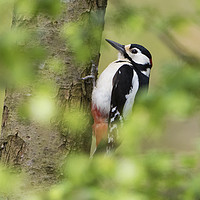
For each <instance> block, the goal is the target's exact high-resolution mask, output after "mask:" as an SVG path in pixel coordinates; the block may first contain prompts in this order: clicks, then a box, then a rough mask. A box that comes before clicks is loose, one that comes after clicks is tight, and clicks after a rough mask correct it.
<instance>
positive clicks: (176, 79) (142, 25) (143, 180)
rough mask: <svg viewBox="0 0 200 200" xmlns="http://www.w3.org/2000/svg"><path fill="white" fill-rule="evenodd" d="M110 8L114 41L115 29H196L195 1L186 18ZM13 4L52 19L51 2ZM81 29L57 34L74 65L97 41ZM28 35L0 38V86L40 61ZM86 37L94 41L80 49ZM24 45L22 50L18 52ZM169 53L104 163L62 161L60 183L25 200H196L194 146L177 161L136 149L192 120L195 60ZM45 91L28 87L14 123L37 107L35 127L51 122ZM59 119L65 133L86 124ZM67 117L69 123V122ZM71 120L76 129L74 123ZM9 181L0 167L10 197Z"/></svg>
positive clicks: (197, 81) (144, 7)
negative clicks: (170, 126)
mask: <svg viewBox="0 0 200 200" xmlns="http://www.w3.org/2000/svg"><path fill="white" fill-rule="evenodd" d="M56 2H57V1H56ZM116 2H117V3H116ZM116 2H114V1H112V2H111V5H110V6H111V7H112V10H111V11H110V15H108V17H107V20H108V23H109V25H110V27H109V29H113V30H114V31H115V33H116V35H117V37H118V34H121V33H123V34H124V32H123V30H119V26H120V25H123V26H122V27H125V26H128V27H129V28H131V29H126V30H129V31H130V32H131V34H132V32H136V35H139V34H142V33H143V32H144V31H149V32H152V33H153V34H154V35H156V37H158V38H159V37H160V34H166V33H168V32H170V31H172V30H173V31H175V32H176V33H177V31H178V32H179V31H181V29H182V28H183V27H184V26H185V27H186V26H190V25H191V24H193V23H196V24H198V23H199V17H200V13H199V10H200V7H199V1H196V3H197V4H196V5H197V6H196V7H195V9H194V11H193V12H191V13H190V12H186V13H187V15H186V14H185V13H176V14H174V13H170V12H169V13H168V12H166V13H165V14H162V12H161V11H160V10H161V8H160V7H159V4H158V5H157V4H156V5H155V4H150V5H148V4H145V3H140V4H138V6H135V5H133V6H132V4H131V1H128V2H127V1H119V0H118V1H116ZM150 2H151V1H150ZM16 5H17V6H16V9H18V10H19V11H20V12H23V13H24V12H25V13H26V11H28V12H27V15H28V16H29V17H30V16H35V15H37V14H38V13H41V12H42V13H43V14H44V13H45V14H52V15H53V16H54V15H55V14H57V13H58V11H59V10H60V9H59V4H58V3H55V2H53V1H46V2H44V1H34V2H33V1H32V2H30V1H23V0H20V1H17V4H16ZM166 5H167V3H166ZM169 7H170V6H169ZM186 17H187V19H186ZM95 19H96V18H95ZM188 21H189V23H188ZM92 23H94V21H93V22H92ZM95 23H96V22H95ZM198 26H199V24H198ZM178 27H179V28H178ZM180 27H181V29H180ZM88 29H89V28H88V27H87V26H85V27H84V28H83V29H81V30H80V24H76V23H71V24H67V25H65V26H64V27H63V35H64V37H67V41H69V42H70V45H71V47H72V49H73V51H74V53H75V55H79V56H78V57H77V58H78V60H79V61H87V60H88V59H90V58H91V49H90V47H91V46H92V45H94V43H93V42H94V41H95V38H98V37H99V35H95V32H93V31H91V32H90V34H88V31H89V30H88ZM93 29H94V26H93V27H92V30H93ZM91 33H92V34H91ZM93 33H94V34H93ZM170 33H171V32H170ZM85 35H87V36H85ZM31 36H32V35H31V34H30V33H29V32H28V31H27V30H24V29H20V28H17V29H12V30H9V31H5V32H3V33H1V35H0V84H1V85H7V84H8V85H12V86H13V85H14V86H16V88H19V87H21V86H23V85H24V84H27V82H29V83H30V82H31V81H32V80H33V79H34V78H35V76H34V72H35V71H36V70H35V68H36V66H37V64H38V63H35V60H37V62H39V63H40V61H41V60H45V51H44V50H43V48H42V47H40V46H39V45H35V44H34V45H32V44H29V40H30V37H31ZM90 37H94V39H93V40H91V43H89V46H87V44H88V40H89V39H90ZM27 43H28V44H29V45H28V48H27V46H26V45H24V44H27ZM163 43H164V45H166V46H167V47H169V46H168V45H169V44H167V43H165V42H164V41H163ZM175 45H178V49H179V50H180V51H185V49H182V48H179V47H180V46H181V45H180V46H179V41H178V42H177V43H176V44H175ZM152 46H153V45H152ZM169 48H170V50H171V53H172V54H175V55H176V56H174V57H168V58H167V59H166V60H162V63H161V62H160V63H159V66H158V67H159V68H160V70H159V75H158V81H157V83H155V84H154V85H153V87H152V88H151V90H150V92H149V94H148V95H147V96H145V95H143V94H141V95H140V96H139V98H138V101H137V105H136V106H135V108H134V113H133V115H132V116H131V117H130V119H129V121H127V124H126V126H124V128H123V129H122V130H121V135H122V136H121V137H122V143H121V145H120V146H119V148H118V149H117V151H116V152H115V153H114V154H113V155H109V156H105V155H101V154H99V155H96V156H95V157H94V159H92V160H89V158H88V155H82V154H80V155H70V158H68V159H67V160H66V163H65V164H64V165H63V168H62V169H61V172H60V173H61V174H63V179H62V180H61V182H60V183H59V184H57V185H55V186H54V187H52V188H51V189H50V190H49V191H48V192H44V193H42V194H40V195H38V196H35V197H33V199H38V200H40V199H41V200H45V199H48V200H51V199H52V200H64V199H70V200H77V199H81V200H84V199H85V200H90V199H91V200H100V199H105V200H106V199H109V200H112V199H115V200H120V199H123V200H148V199H152V200H154V199H158V200H159V199H160V200H164V199H172V200H173V199H176V200H179V199H180V200H190V199H191V200H195V199H199V198H200V192H199V182H200V171H199V162H200V160H199V150H198V148H199V145H197V150H196V152H195V153H193V152H191V153H181V154H178V155H177V154H175V153H173V152H168V151H166V150H163V149H159V148H154V147H151V150H149V149H148V150H146V149H145V147H144V144H143V142H144V140H145V139H149V138H150V140H151V141H154V142H155V141H157V140H156V139H157V138H158V136H160V135H162V134H163V132H164V129H165V127H166V124H167V121H168V119H170V120H173V121H180V120H187V119H188V118H190V117H191V116H194V115H198V114H199V104H200V102H199V101H200V100H199V99H200V87H199V85H200V68H199V60H198V59H199V58H196V60H195V62H193V63H192V64H191V63H190V62H188V59H184V57H182V56H181V57H179V56H177V53H176V51H177V49H176V48H173V47H172V48H171V46H170V47H169ZM80 49H81V54H80ZM164 53H165V52H164ZM186 53H187V49H186ZM155 54H158V55H157V56H161V57H162V55H161V54H162V52H161V51H160V50H158V49H156V51H155ZM188 55H189V56H190V55H191V54H188ZM52 63H54V64H55V65H56V68H57V67H58V68H59V66H60V65H61V64H60V62H59V60H52ZM155 67H157V66H155ZM44 85H45V84H44ZM48 85H49V84H48ZM50 85H51V86H52V87H51V88H49V87H46V86H44V87H42V88H39V89H38V88H37V87H36V88H37V89H36V90H35V91H36V95H35V97H34V98H33V99H32V100H31V101H30V102H28V104H26V106H27V107H28V109H25V110H24V109H21V110H20V112H22V116H25V114H24V113H26V112H27V110H28V114H27V116H26V117H29V118H31V119H34V120H35V118H36V117H35V116H34V110H35V109H36V107H37V108H38V107H39V108H40V111H41V112H40V117H39V118H38V121H39V122H42V123H46V121H45V120H44V119H46V117H47V116H50V117H51V116H53V115H54V113H55V112H56V108H55V104H54V102H52V101H50V100H49V99H50V97H51V96H52V95H53V94H54V89H55V88H56V86H55V85H54V83H53V82H52V83H51V84H50ZM55 90H56V89H55ZM31 113H32V114H31ZM30 116H32V117H30ZM69 116H70V117H69ZM72 116H73V117H72ZM84 116H85V113H84ZM64 117H65V126H64V128H70V129H71V130H72V132H77V131H80V130H81V129H82V128H86V127H85V122H86V121H87V120H88V118H87V117H85V118H81V113H80V111H77V109H75V110H74V111H73V112H72V113H66V116H64ZM74 118H75V119H76V120H72V119H74ZM77 121H81V123H78V124H77ZM192 131H193V130H191V132H192ZM172 140H173V138H172ZM151 141H150V143H151ZM8 180H9V181H8ZM16 181H17V178H16V176H15V175H13V174H12V173H9V172H8V171H7V170H5V168H3V167H0V195H4V194H8V193H9V194H10V193H13V190H15V189H16V188H15V186H16V185H18V182H16ZM0 198H1V197H0Z"/></svg>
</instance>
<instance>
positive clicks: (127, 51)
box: [90, 39, 153, 157]
mask: <svg viewBox="0 0 200 200" xmlns="http://www.w3.org/2000/svg"><path fill="white" fill-rule="evenodd" d="M106 41H107V42H108V43H109V44H110V45H112V46H113V47H114V48H115V49H116V50H118V59H117V60H115V61H113V62H112V63H110V64H109V65H108V66H107V67H106V68H105V70H104V71H103V72H102V73H101V74H100V76H99V78H98V79H97V82H96V85H95V87H94V88H93V91H92V104H91V113H92V116H93V119H94V124H93V126H92V132H93V133H92V145H91V150H90V157H93V155H94V153H95V152H96V150H97V147H98V145H99V144H100V142H101V140H102V139H106V140H107V152H109V151H111V150H112V149H115V148H116V143H117V138H118V129H119V126H123V122H124V120H126V119H127V118H128V116H130V114H131V113H132V110H133V105H134V102H135V98H136V95H137V94H138V92H139V91H140V90H141V89H142V88H147V89H148V86H149V78H150V72H151V68H152V65H153V64H152V55H151V53H150V52H149V50H147V49H146V48H145V47H144V46H142V45H139V44H128V45H121V44H119V43H117V42H114V41H112V40H109V39H106Z"/></svg>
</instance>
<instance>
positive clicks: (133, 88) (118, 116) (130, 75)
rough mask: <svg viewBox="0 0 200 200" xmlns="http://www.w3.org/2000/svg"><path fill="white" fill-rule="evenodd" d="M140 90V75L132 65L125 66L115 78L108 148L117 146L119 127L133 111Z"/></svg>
mask: <svg viewBox="0 0 200 200" xmlns="http://www.w3.org/2000/svg"><path fill="white" fill-rule="evenodd" d="M138 88H139V80H138V75H137V73H136V72H135V70H134V69H133V68H132V67H131V65H123V66H122V67H120V68H119V69H118V71H117V72H116V74H115V76H114V78H113V89H112V95H111V108H110V113H109V133H108V148H109V146H110V148H113V146H115V144H114V143H115V142H116V140H117V139H116V138H117V135H118V126H119V125H120V124H122V122H123V118H124V117H126V116H127V115H128V113H129V112H131V111H132V106H133V103H134V99H135V95H136V93H137V91H138Z"/></svg>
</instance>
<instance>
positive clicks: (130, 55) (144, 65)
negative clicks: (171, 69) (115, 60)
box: [106, 39, 152, 71]
mask: <svg viewBox="0 0 200 200" xmlns="http://www.w3.org/2000/svg"><path fill="white" fill-rule="evenodd" d="M106 41H107V42H108V43H109V44H111V45H112V46H113V47H114V48H115V49H117V50H118V51H119V58H121V59H128V60H129V61H130V62H131V63H136V64H138V65H139V66H141V71H146V69H151V67H152V56H151V53H150V52H149V51H148V50H147V49H146V48H145V47H143V46H142V45H139V44H128V45H121V44H119V43H117V42H114V41H112V40H108V39H106Z"/></svg>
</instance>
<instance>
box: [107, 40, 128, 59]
mask: <svg viewBox="0 0 200 200" xmlns="http://www.w3.org/2000/svg"><path fill="white" fill-rule="evenodd" d="M106 41H107V42H108V43H109V44H111V45H112V46H113V47H114V48H115V49H117V50H118V51H119V52H120V53H121V54H123V55H124V53H125V49H124V45H121V44H119V43H117V42H114V41H112V40H109V39H106Z"/></svg>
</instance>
